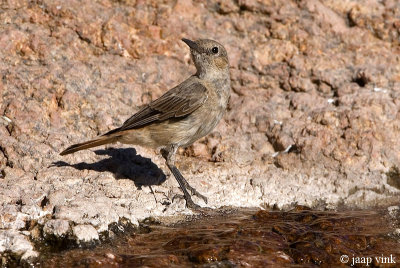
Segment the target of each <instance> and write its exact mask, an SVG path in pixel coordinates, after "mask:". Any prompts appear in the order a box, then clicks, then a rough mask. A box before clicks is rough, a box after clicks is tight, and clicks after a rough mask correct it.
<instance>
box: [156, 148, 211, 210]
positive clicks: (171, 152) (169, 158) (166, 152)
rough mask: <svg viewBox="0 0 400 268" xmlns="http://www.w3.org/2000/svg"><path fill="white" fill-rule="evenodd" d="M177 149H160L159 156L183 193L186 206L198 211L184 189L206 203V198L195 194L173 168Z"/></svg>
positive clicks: (194, 190) (174, 167)
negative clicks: (162, 158)
mask: <svg viewBox="0 0 400 268" xmlns="http://www.w3.org/2000/svg"><path fill="white" fill-rule="evenodd" d="M177 149H178V147H177V146H169V147H168V148H167V149H162V150H161V154H162V156H163V157H164V158H165V160H166V162H167V166H168V168H169V169H170V170H171V172H172V174H174V177H175V179H176V180H177V182H178V184H179V187H180V188H181V190H182V192H183V196H184V198H185V200H186V206H187V207H189V208H192V209H198V208H200V206H199V205H197V204H195V203H194V202H193V200H192V198H191V196H190V195H189V193H188V191H187V189H186V188H188V189H189V190H190V191H191V192H192V194H193V195H197V196H199V197H200V198H202V199H203V200H204V201H205V202H207V198H206V197H205V196H203V195H201V194H200V193H199V192H197V191H196V189H194V188H193V187H191V186H190V185H189V183H188V182H187V181H186V180H185V178H184V177H183V176H182V174H181V173H180V172H179V170H178V168H177V167H176V166H175V153H176V150H177Z"/></svg>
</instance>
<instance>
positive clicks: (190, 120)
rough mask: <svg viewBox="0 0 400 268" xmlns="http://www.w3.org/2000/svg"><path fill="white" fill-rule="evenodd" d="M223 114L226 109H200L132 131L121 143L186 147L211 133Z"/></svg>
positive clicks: (152, 146) (157, 146)
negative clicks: (181, 116)
mask: <svg viewBox="0 0 400 268" xmlns="http://www.w3.org/2000/svg"><path fill="white" fill-rule="evenodd" d="M223 114H224V109H209V110H208V111H207V112H206V113H205V112H204V111H202V110H201V109H198V110H196V111H194V112H193V113H191V114H190V115H188V116H186V117H183V118H172V119H169V120H165V121H163V122H159V123H153V124H150V125H147V126H145V127H143V128H139V129H135V130H131V131H129V132H128V133H126V134H125V135H123V137H122V138H121V139H119V141H120V142H122V143H128V144H137V145H141V146H145V147H150V148H159V147H166V146H168V145H172V144H175V145H178V146H179V147H181V146H182V147H186V146H189V145H191V144H192V143H194V142H195V141H196V140H198V139H200V138H202V137H204V136H205V135H207V134H208V133H210V132H211V131H212V130H213V129H214V128H215V126H216V125H217V124H218V122H219V121H220V119H221V117H222V116H223Z"/></svg>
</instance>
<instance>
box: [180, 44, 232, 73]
mask: <svg viewBox="0 0 400 268" xmlns="http://www.w3.org/2000/svg"><path fill="white" fill-rule="evenodd" d="M182 41H183V42H185V43H186V44H187V45H188V46H189V47H190V53H191V54H192V59H193V62H194V65H195V66H196V69H197V75H199V76H206V75H210V72H213V73H214V72H226V71H229V61H228V54H227V53H226V50H225V48H224V46H223V45H221V44H220V43H218V42H216V41H214V40H210V39H199V40H196V41H192V40H189V39H186V38H183V39H182Z"/></svg>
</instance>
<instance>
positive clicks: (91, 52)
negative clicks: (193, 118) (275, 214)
mask: <svg viewBox="0 0 400 268" xmlns="http://www.w3.org/2000/svg"><path fill="white" fill-rule="evenodd" d="M399 17H400V5H399V3H398V1H390V0H387V1H378V0H368V1H365V3H360V2H359V1H351V0H349V1H330V0H321V1H317V0H310V1H278V0H276V1H267V0H265V1H255V0H254V1H253V0H249V1H241V0H240V1H220V2H218V1H201V2H200V1H199V2H192V1H186V0H178V1H163V2H162V3H161V2H159V1H153V2H152V3H147V2H146V1H128V0H126V1H111V0H102V1H96V2H92V1H74V0H73V1H68V4H67V3H66V2H65V1H49V0H44V1H35V2H29V1H22V0H21V1H18V0H15V1H6V2H4V1H3V2H2V3H1V4H0V22H1V23H0V59H1V60H0V75H1V78H2V79H0V94H1V98H0V200H1V206H0V212H1V213H0V215H1V220H0V228H1V229H2V231H1V232H2V235H3V236H4V234H7V235H8V236H13V238H12V239H19V240H21V241H23V242H21V243H22V244H23V243H29V242H28V236H26V235H22V232H27V234H28V235H29V234H30V236H31V238H32V239H34V238H35V237H36V235H37V234H38V231H37V230H38V229H37V228H35V227H34V225H35V224H34V223H35V222H37V223H39V224H41V225H44V226H45V228H47V229H44V233H45V234H46V233H47V234H64V233H68V232H70V231H71V230H69V228H74V227H75V228H76V226H77V225H78V226H88V225H90V226H93V227H94V228H95V230H96V231H97V232H102V231H105V230H107V229H108V225H109V224H111V223H113V222H117V221H118V220H119V219H121V218H126V219H128V220H130V221H131V222H133V223H137V222H138V220H140V219H143V218H145V217H148V216H160V215H162V216H168V215H176V214H178V213H190V211H188V210H186V209H185V207H184V202H183V201H182V200H179V199H174V200H173V197H174V196H175V194H177V193H179V192H180V191H179V189H178V185H177V183H176V182H175V180H174V179H170V174H169V172H168V171H167V169H166V168H165V165H164V163H163V160H162V158H161V157H160V156H159V155H157V153H156V152H154V151H152V150H148V149H145V148H140V147H136V148H134V149H133V148H129V147H127V146H122V145H112V146H108V147H107V148H106V149H105V148H104V147H100V148H98V149H95V150H92V151H90V150H88V151H82V152H79V153H76V154H73V155H69V156H67V157H60V156H59V155H58V153H59V152H60V151H61V150H62V149H64V148H65V147H67V146H69V145H71V144H72V143H76V142H80V141H84V140H86V139H89V138H92V137H95V136H96V135H98V134H101V133H104V132H106V131H108V130H110V129H112V128H114V127H117V126H119V125H120V124H121V123H122V122H123V121H124V120H125V119H127V118H128V117H129V116H130V115H131V114H132V113H134V112H135V111H137V110H138V109H139V107H140V106H141V105H143V104H145V103H147V102H148V101H150V100H152V99H154V98H156V97H158V96H160V95H161V94H162V93H163V92H164V91H166V90H167V89H169V88H170V87H172V86H174V85H176V84H178V83H179V82H180V81H182V80H183V79H185V78H186V77H187V76H189V75H190V74H192V73H193V72H194V67H193V66H192V65H191V64H190V57H189V51H188V49H187V47H186V46H185V44H183V43H182V42H180V41H179V39H180V38H182V37H187V38H193V39H196V38H212V39H216V40H218V41H220V42H221V43H222V44H224V45H225V46H226V48H227V50H228V53H229V56H230V63H231V67H232V68H231V75H232V84H233V92H232V97H231V101H230V106H229V111H228V112H227V114H226V116H225V117H224V119H223V121H222V122H221V123H220V124H219V125H218V127H217V128H216V129H215V131H214V132H213V133H212V134H211V135H209V136H208V137H206V138H204V139H202V140H200V141H199V142H197V143H196V144H194V145H193V146H192V147H190V148H187V149H185V150H181V151H180V156H179V157H178V167H179V168H180V169H181V171H182V173H183V174H184V175H186V177H187V178H188V180H189V181H190V183H191V184H192V185H193V186H194V187H195V188H197V189H198V190H199V192H202V193H203V194H205V195H206V196H208V197H209V206H211V207H220V206H264V205H266V206H273V205H276V206H278V207H285V206H288V205H290V204H292V203H294V202H298V203H299V204H304V205H309V206H321V205H322V206H330V207H333V206H336V205H337V204H346V205H350V206H358V207H365V206H373V205H380V204H386V203H390V202H393V201H396V200H397V201H398V197H399V188H400V172H399V170H398V168H397V167H398V166H399V159H400V151H399V150H398V149H397V148H400V121H399V117H400V114H399V108H400V101H399V99H400V98H399V95H400V57H399V55H400V50H399V46H398V45H399V35H400V30H399V29H400V19H399ZM196 201H197V202H199V203H200V200H196ZM51 218H52V219H53V220H61V221H62V222H63V223H61V222H58V223H57V224H56V222H53V223H46V222H47V221H48V220H49V219H51ZM67 225H68V227H67ZM66 228H68V229H66ZM74 230H75V229H74ZM5 232H6V233H5ZM38 235H39V236H40V235H41V234H40V232H39V234H38ZM19 240H18V241H19ZM1 245H2V247H1V251H7V250H14V247H13V245H12V244H9V243H8V244H7V243H3V244H1ZM23 248H24V250H25V252H30V251H31V250H32V248H30V247H23ZM18 252H19V253H20V254H22V253H23V252H22V251H21V252H20V251H18Z"/></svg>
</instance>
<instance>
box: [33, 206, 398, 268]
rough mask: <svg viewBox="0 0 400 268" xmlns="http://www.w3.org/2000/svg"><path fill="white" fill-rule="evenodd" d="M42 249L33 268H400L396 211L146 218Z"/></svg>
mask: <svg viewBox="0 0 400 268" xmlns="http://www.w3.org/2000/svg"><path fill="white" fill-rule="evenodd" d="M163 222H164V221H163ZM41 246H42V254H41V257H40V259H39V260H38V261H37V262H36V263H32V265H33V266H35V267H138V266H145V267H182V266H191V267H238V266H239V267H240V266H249V267H265V266H269V265H274V266H285V267H287V266H289V267H304V266H310V267H312V266H332V265H333V266H339V265H341V266H346V265H348V266H354V267H366V265H367V264H368V265H369V266H370V267H371V266H372V267H398V266H396V265H400V210H399V207H398V206H391V207H388V208H375V209H369V210H350V209H337V210H335V211H329V210H325V211H321V210H312V209H309V208H307V207H303V206H296V207H294V208H293V209H291V210H288V211H280V210H273V209H271V210H257V209H239V210H238V209H224V210H218V211H212V212H205V213H202V214H201V215H197V216H188V217H187V218H186V219H185V220H183V221H180V222H178V223H174V224H169V225H168V224H162V223H160V222H159V221H158V220H156V219H147V220H145V221H144V222H142V223H141V225H140V227H139V228H136V229H129V228H125V231H124V232H115V233H114V237H113V238H109V239H107V240H105V241H103V242H102V243H101V244H100V245H97V246H86V247H73V248H71V247H69V246H68V245H64V246H63V245H61V246H60V245H59V246H58V247H52V246H51V245H45V244H42V245H41ZM55 248H56V249H55Z"/></svg>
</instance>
